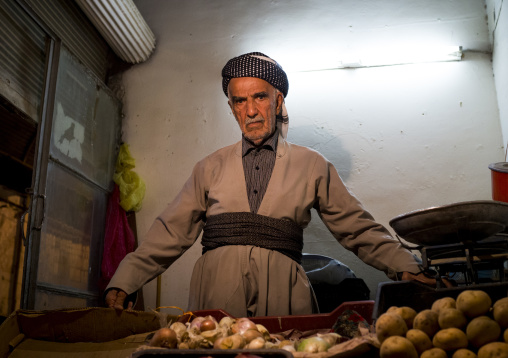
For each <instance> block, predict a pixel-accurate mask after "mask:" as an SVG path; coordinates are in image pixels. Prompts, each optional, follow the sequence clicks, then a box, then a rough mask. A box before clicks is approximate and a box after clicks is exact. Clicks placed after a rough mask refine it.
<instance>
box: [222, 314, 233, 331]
mask: <svg viewBox="0 0 508 358" xmlns="http://www.w3.org/2000/svg"><path fill="white" fill-rule="evenodd" d="M233 323H235V320H234V319H233V318H231V317H229V316H224V317H222V319H221V320H220V321H219V326H220V327H226V328H227V329H230V328H231V326H232V325H233Z"/></svg>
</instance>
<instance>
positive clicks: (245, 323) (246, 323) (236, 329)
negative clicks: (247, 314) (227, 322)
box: [231, 318, 258, 334]
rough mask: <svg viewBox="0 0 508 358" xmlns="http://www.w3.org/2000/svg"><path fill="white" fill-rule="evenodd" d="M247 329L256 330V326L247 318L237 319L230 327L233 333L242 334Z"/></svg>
mask: <svg viewBox="0 0 508 358" xmlns="http://www.w3.org/2000/svg"><path fill="white" fill-rule="evenodd" d="M249 329H255V330H257V329H258V328H257V326H256V324H255V323H254V322H252V321H251V320H250V319H248V318H238V319H237V320H236V322H235V323H233V325H232V326H231V331H232V332H233V333H239V334H243V333H244V332H245V331H247V330H249Z"/></svg>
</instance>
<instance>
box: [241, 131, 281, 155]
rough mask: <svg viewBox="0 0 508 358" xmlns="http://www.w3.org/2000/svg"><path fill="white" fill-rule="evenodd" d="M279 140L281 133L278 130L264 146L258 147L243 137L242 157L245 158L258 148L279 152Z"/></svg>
mask: <svg viewBox="0 0 508 358" xmlns="http://www.w3.org/2000/svg"><path fill="white" fill-rule="evenodd" d="M278 139H279V131H278V130H277V129H276V130H275V132H273V134H272V135H271V136H270V137H269V138H268V139H267V140H265V141H264V142H263V144H261V145H259V146H256V145H254V144H253V143H251V142H249V141H248V140H247V139H246V138H245V137H244V136H243V135H242V157H245V156H246V155H247V154H248V153H249V152H250V151H251V150H253V149H256V148H267V149H271V150H273V151H274V152H277V141H278Z"/></svg>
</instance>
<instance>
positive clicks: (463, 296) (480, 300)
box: [456, 290, 492, 318]
mask: <svg viewBox="0 0 508 358" xmlns="http://www.w3.org/2000/svg"><path fill="white" fill-rule="evenodd" d="M456 305H457V308H458V309H459V310H461V311H462V312H463V313H464V315H465V316H466V317H468V318H474V317H478V316H483V315H485V314H486V313H487V312H489V310H490V306H491V305H492V300H491V299H490V296H489V295H488V294H487V293H486V292H485V291H481V290H465V291H462V292H461V293H459V295H458V296H457V300H456Z"/></svg>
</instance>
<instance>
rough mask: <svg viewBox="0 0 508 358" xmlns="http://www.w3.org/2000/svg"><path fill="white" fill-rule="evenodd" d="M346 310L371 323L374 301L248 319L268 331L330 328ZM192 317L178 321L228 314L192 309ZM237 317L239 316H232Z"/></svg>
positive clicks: (346, 303) (226, 314) (225, 314)
mask: <svg viewBox="0 0 508 358" xmlns="http://www.w3.org/2000/svg"><path fill="white" fill-rule="evenodd" d="M347 310H353V311H356V312H357V313H358V314H359V315H361V316H362V317H363V318H364V319H365V320H366V321H367V322H368V323H369V324H372V313H373V311H374V301H352V302H344V303H342V304H341V305H340V306H339V307H337V308H336V309H334V310H333V311H332V312H330V313H319V314H313V315H300V316H296V315H295V316H280V317H279V316H261V317H250V318H249V319H250V320H251V321H252V322H254V323H256V324H262V325H263V326H264V327H265V328H266V329H267V330H268V331H269V332H270V333H277V332H284V331H288V330H290V329H298V330H300V331H302V332H304V331H310V330H314V329H332V327H333V324H334V323H335V322H336V321H337V319H338V318H339V316H340V315H342V314H343V313H344V312H345V311H347ZM192 314H193V317H189V315H188V314H185V315H183V316H182V317H181V318H180V320H179V321H181V322H187V321H188V320H192V319H194V317H205V316H212V317H213V318H215V319H216V320H218V321H219V320H221V319H222V318H223V317H225V316H230V317H231V315H230V314H228V313H227V312H224V311H223V310H218V309H217V310H201V311H193V312H192ZM234 318H239V317H234Z"/></svg>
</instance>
